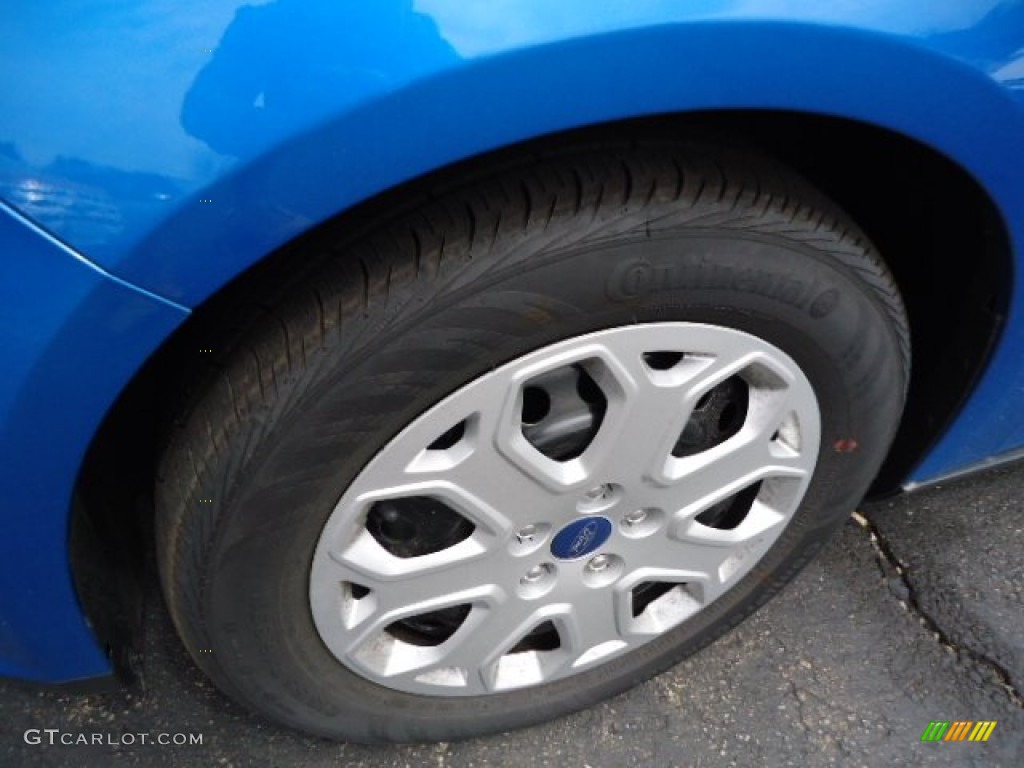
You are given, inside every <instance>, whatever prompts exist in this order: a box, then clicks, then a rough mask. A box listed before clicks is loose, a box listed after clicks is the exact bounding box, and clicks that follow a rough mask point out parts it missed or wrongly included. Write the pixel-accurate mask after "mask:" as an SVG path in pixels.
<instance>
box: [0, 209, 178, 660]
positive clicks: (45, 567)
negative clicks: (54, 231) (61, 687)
mask: <svg viewBox="0 0 1024 768" xmlns="http://www.w3.org/2000/svg"><path fill="white" fill-rule="evenodd" d="M0 253H2V254H3V259H2V260H0V328H2V329H3V342H4V343H3V350H2V355H3V376H0V498H2V499H3V515H2V525H3V535H2V536H0V675H13V676H19V677H29V678H36V679H45V680H68V679H73V678H78V677H85V676H89V675H96V674H102V673H103V672H105V671H106V670H107V662H106V659H105V657H104V655H103V654H102V653H100V651H99V649H98V648H97V647H96V642H95V640H94V639H93V638H92V635H91V633H90V632H89V630H88V628H87V627H86V625H85V624H84V622H83V621H82V617H81V614H80V612H79V610H78V606H77V600H76V598H75V592H74V589H73V588H72V584H71V574H70V566H69V564H68V555H67V538H68V512H69V510H70V508H71V493H72V488H73V487H74V484H75V478H76V476H77V474H78V469H79V465H80V464H81V461H82V456H83V454H84V453H85V450H86V449H87V448H88V445H89V441H90V440H91V439H92V437H93V435H94V434H95V432H96V429H97V428H98V426H99V423H100V421H101V419H102V418H103V415H104V413H105V412H106V410H107V408H108V407H109V406H110V404H111V403H112V402H113V401H114V399H115V398H116V397H117V395H118V393H119V392H120V390H121V388H122V387H123V386H124V384H125V382H126V381H127V379H128V378H130V377H131V376H132V374H133V373H134V372H135V369H136V366H137V365H138V364H139V361H140V360H143V359H145V357H146V356H147V355H148V354H149V353H150V352H151V351H152V350H153V349H154V348H155V347H156V346H157V345H158V344H159V343H160V342H161V341H162V340H163V339H164V338H165V337H166V336H167V334H169V333H171V332H172V331H173V330H174V328H175V327H177V326H178V325H179V324H180V323H181V322H182V321H183V320H184V319H185V317H187V314H188V313H187V310H185V309H184V308H182V307H179V306H176V305H174V304H171V303H170V302H168V301H166V300H164V299H160V298H157V297H155V296H153V295H151V294H148V293H146V292H145V291H141V290H139V289H137V288H133V287H131V286H129V285H127V284H126V283H124V282H122V281H121V280H118V279H116V278H112V277H111V276H110V275H107V274H105V273H103V272H102V271H101V270H98V269H97V268H96V267H94V266H92V265H90V264H88V263H87V262H85V261H83V260H82V259H80V258H78V257H77V256H75V255H74V254H73V253H71V252H69V251H68V250H67V249H66V248H65V247H64V246H62V245H61V244H60V243H58V242H56V241H55V240H53V239H52V238H50V237H48V236H47V235H45V234H44V233H41V232H39V230H38V229H36V228H35V227H34V226H33V225H31V224H29V223H28V222H26V221H24V220H23V219H22V218H21V217H20V216H18V215H17V214H15V213H13V212H12V211H10V209H8V208H7V207H6V206H4V205H0Z"/></svg>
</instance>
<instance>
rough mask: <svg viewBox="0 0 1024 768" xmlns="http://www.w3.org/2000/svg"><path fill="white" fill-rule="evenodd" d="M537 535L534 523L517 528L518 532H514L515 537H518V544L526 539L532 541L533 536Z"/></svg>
mask: <svg viewBox="0 0 1024 768" xmlns="http://www.w3.org/2000/svg"><path fill="white" fill-rule="evenodd" d="M536 535H537V526H536V525H527V526H524V527H522V528H520V529H519V533H517V534H516V538H517V539H519V543H520V544H524V543H526V542H527V541H532V540H533V537H534V536H536Z"/></svg>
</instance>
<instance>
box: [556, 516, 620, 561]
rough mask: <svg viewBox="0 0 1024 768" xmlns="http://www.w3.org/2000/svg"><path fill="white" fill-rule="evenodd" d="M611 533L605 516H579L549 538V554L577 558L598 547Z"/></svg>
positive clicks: (559, 557) (609, 522)
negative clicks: (553, 536) (552, 537)
mask: <svg viewBox="0 0 1024 768" xmlns="http://www.w3.org/2000/svg"><path fill="white" fill-rule="evenodd" d="M611 535H612V523H611V521H610V520H609V519H608V518H607V517H598V516H591V517H581V518H579V519H577V520H573V521H572V522H571V523H569V524H568V525H567V526H565V527H564V528H563V529H562V530H560V531H559V532H558V533H557V534H556V535H555V538H554V539H552V540H551V554H552V555H554V556H555V557H557V558H558V559H559V560H579V559H580V558H581V557H586V556H587V555H589V554H591V553H592V552H595V551H597V550H598V549H600V548H601V547H602V546H603V545H604V543H605V542H606V541H608V537H609V536H611Z"/></svg>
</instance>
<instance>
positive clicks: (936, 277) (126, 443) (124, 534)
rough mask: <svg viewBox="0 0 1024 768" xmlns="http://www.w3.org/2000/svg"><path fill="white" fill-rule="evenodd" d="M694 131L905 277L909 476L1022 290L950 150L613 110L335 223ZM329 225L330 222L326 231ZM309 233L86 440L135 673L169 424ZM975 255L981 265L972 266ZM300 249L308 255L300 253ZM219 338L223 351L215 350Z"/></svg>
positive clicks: (99, 572) (815, 127) (86, 600)
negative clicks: (789, 185) (823, 199)
mask: <svg viewBox="0 0 1024 768" xmlns="http://www.w3.org/2000/svg"><path fill="white" fill-rule="evenodd" d="M680 138H687V139H689V138H693V139H697V140H700V141H704V142H714V143H718V144H722V143H728V144H732V145H736V146H740V147H749V148H751V149H755V150H760V151H761V152H764V153H767V154H770V155H773V156H774V157H776V158H777V159H778V160H780V161H782V162H783V163H785V164H786V165H788V166H790V167H792V168H794V169H795V170H796V171H798V172H799V173H801V174H802V175H804V176H805V177H806V178H808V179H809V180H810V181H811V182H812V183H813V184H814V185H815V186H817V187H818V188H819V189H821V190H822V191H823V192H825V193H826V194H827V195H829V196H830V197H832V198H833V199H834V200H835V201H836V202H837V203H838V204H839V205H840V207H842V208H843V209H845V210H846V211H847V213H848V214H849V215H850V216H851V217H852V218H853V219H854V220H855V221H856V222H857V223H858V224H859V225H860V226H861V227H862V228H863V229H864V230H865V231H866V232H867V234H868V235H869V236H870V237H871V239H872V240H873V241H874V243H875V245H876V246H877V247H878V250H879V252H880V253H881V254H882V256H883V258H885V260H886V261H887V263H888V264H889V266H890V268H891V269H892V271H893V273H894V274H895V277H896V280H897V283H898V284H899V285H900V288H901V291H902V292H903V296H904V300H905V302H906V306H907V310H908V314H909V317H910V326H911V335H912V343H913V361H912V373H911V383H910V391H909V394H908V403H907V408H906V411H905V414H904V418H903V421H902V424H901V426H900V429H899V432H898V433H897V436H896V440H895V442H894V444H893V447H892V449H891V451H890V453H889V456H888V457H887V459H886V461H885V463H884V465H883V467H882V469H881V471H880V473H879V475H878V478H877V479H876V481H875V484H874V486H873V487H872V489H871V494H872V495H876V496H877V495H882V494H886V493H890V492H894V491H895V490H897V489H898V488H899V485H900V483H901V482H903V480H905V479H906V477H907V476H908V474H909V473H910V472H911V471H912V469H913V468H914V467H915V466H916V465H917V464H918V463H919V462H920V461H921V460H922V459H923V458H924V456H925V454H926V453H927V451H928V449H929V448H930V447H931V446H932V445H933V444H934V443H935V442H936V441H937V440H938V439H939V438H940V437H941V435H942V434H943V432H944V431H945V429H946V428H947V426H948V425H949V424H950V423H951V421H952V419H953V418H954V416H955V415H956V413H957V412H958V410H959V408H960V406H961V405H962V403H963V402H964V401H965V400H966V398H967V397H968V396H969V394H970V393H971V391H972V389H973V387H974V384H975V383H976V382H977V380H978V378H979V377H980V375H981V373H982V371H983V370H984V367H985V365H986V363H987V361H988V358H989V354H990V352H991V350H992V348H993V346H994V343H995V341H996V339H997V338H998V335H999V332H1000V331H1001V329H1002V325H1003V320H1004V318H1005V316H1006V311H1007V307H1008V302H1009V298H1010V297H1009V287H1010V285H1011V279H1012V276H1013V275H1012V272H1013V264H1012V255H1011V251H1010V247H1009V240H1008V236H1007V234H1006V231H1005V228H1004V226H1003V224H1002V222H1001V220H1000V218H999V215H998V214H997V213H996V211H995V207H994V205H993V204H992V202H991V201H990V200H989V198H988V196H987V194H986V193H985V192H984V190H983V189H982V188H981V187H980V186H979V185H978V184H977V183H976V182H975V181H974V180H973V179H972V178H971V177H970V176H969V175H968V174H967V173H966V172H964V171H963V170H962V169H961V168H960V167H959V166H957V165H956V164H954V163H953V162H952V161H950V160H949V159H947V158H945V157H944V156H942V155H941V154H939V153H937V152H936V151H934V150H932V149H930V148H928V147H925V146H923V145H921V144H919V143H917V142H915V141H913V140H910V139H907V138H905V137H902V136H900V135H897V134H894V133H891V132H889V131H886V130H883V129H880V128H876V127H872V126H869V125H866V124H863V123H856V122H852V121H847V120H843V119H838V118H830V117H821V116H813V115H806V114H794V113H780V112H768V111H758V112H751V111H731V112H715V113H702V114H698V115H663V116H656V117H649V118H644V119H640V120H631V121H626V122H620V123H615V124H610V125H602V126H598V127H591V128H586V129H581V130H576V131H572V132H569V133H563V134H558V135H555V136H547V137H544V138H542V139H537V140H532V141H530V142H527V143H524V144H522V145H518V146H515V147H511V148H507V149H503V150H500V151H498V152H495V153H492V154H489V155H487V156H484V157H479V158H474V159H471V160H468V161H465V162H462V163H460V164H458V165H457V166H454V167H452V168H448V169H445V170H443V171H439V172H437V173H434V174H431V175H429V176H427V177H424V178H421V179H417V180H415V181H413V182H410V183H409V184H407V185H404V186H403V187H402V188H400V189H397V190H393V191H390V192H387V193H385V194H382V195H380V196H378V197H376V198H374V199H373V200H370V201H368V202H367V203H364V204H362V205H360V206H358V207H356V208H355V209H353V210H351V211H347V212H345V213H343V214H341V215H340V216H338V217H337V218H335V219H333V220H331V221H330V222H328V223H326V224H324V225H322V226H324V227H331V228H332V229H334V230H335V231H337V232H338V233H339V237H344V238H345V239H354V238H357V237H358V236H359V235H360V233H362V232H365V231H366V230H368V229H370V228H372V227H373V226H374V225H375V224H377V223H379V222H380V221H381V220H382V219H386V218H390V217H391V216H393V215H394V212H395V211H396V210H404V209H408V208H410V207H413V206H416V205H417V204H419V203H420V202H422V201H423V200H424V199H427V198H429V197H431V196H433V195H434V194H437V193H438V192H439V191H440V190H443V189H444V188H446V187H450V186H453V185H462V184H465V183H468V182H471V181H472V180H473V179H475V178H482V177H484V176H486V175H488V174H490V173H493V172H494V171H495V170H496V169H497V168H501V167H505V166H508V165H515V164H518V163H520V162H522V161H523V159H524V158H531V157H532V158H537V157H543V156H544V155H546V154H551V153H559V152H561V151H565V150H566V149H571V150H577V149H579V148H580V147H581V146H582V147H593V148H598V147H602V146H608V145H610V144H611V145H614V144H619V145H621V144H622V143H623V142H638V141H643V142H647V141H655V142H657V141H665V140H669V141H678V140H680ZM320 229H321V228H318V231H320ZM305 237H306V236H303V237H301V238H299V239H298V240H296V241H294V242H293V243H290V244H289V245H288V246H286V247H285V248H282V249H280V250H279V251H278V252H275V253H274V254H271V255H270V256H268V257H267V258H266V259H264V260H263V261H261V262H260V263H259V264H257V265H256V266H255V267H253V268H252V269H250V270H248V271H247V272H246V273H244V274H243V275H241V276H239V277H238V278H237V279H235V280H234V281H232V282H231V283H230V284H229V285H227V286H225V287H224V288H223V289H222V290H221V291H219V292H218V293H217V294H215V295H214V296H213V297H212V298H210V299H209V300H208V301H207V302H205V303H204V304H203V305H202V306H201V307H199V308H197V310H196V311H195V312H194V313H193V315H192V317H191V318H190V319H189V320H188V321H187V322H186V323H185V324H184V325H183V326H182V328H181V329H179V331H177V332H176V333H175V334H174V336H173V337H172V338H171V339H170V340H168V342H167V343H165V344H164V345H163V346H162V347H161V349H160V350H159V351H158V352H157V353H156V354H155V355H154V356H153V357H152V358H151V359H150V360H149V361H148V362H147V363H146V364H145V366H144V367H143V368H142V369H141V370H140V372H139V373H138V374H137V375H136V376H135V378H134V379H133V381H132V382H131V383H130V384H129V386H128V387H127V388H126V389H125V390H124V392H123V393H122V395H121V396H120V397H119V399H118V400H117V402H116V403H115V404H114V406H113V407H112V408H111V410H110V412H109V413H108V415H107V417H106V419H105V420H104V423H103V425H102V426H101V428H100V430H99V431H98V432H97V435H96V437H95V438H94V440H93V443H92V445H91V447H90V449H89V452H88V454H87V455H86V458H85V461H84V462H83V465H82V470H81V472H80V475H79V481H78V484H77V487H76V492H75V505H74V509H73V512H72V519H71V528H70V542H71V543H70V556H71V567H72V571H73V574H74V577H75V582H76V586H77V588H78V592H79V596H80V598H81V600H82V603H83V607H84V609H85V611H86V614H87V615H88V616H89V619H90V620H91V622H92V623H93V626H94V627H95V629H96V633H97V636H98V639H99V640H100V642H101V643H104V644H106V645H107V647H108V648H109V649H110V652H111V657H112V660H113V662H114V664H115V667H116V668H117V669H118V671H119V672H120V673H121V674H122V675H127V676H131V675H132V674H133V673H134V672H135V671H136V670H137V669H138V660H139V659H140V649H141V642H140V638H141V632H140V628H141V616H142V589H143V585H144V584H145V583H146V579H144V578H143V576H144V572H145V569H146V567H147V565H146V564H147V563H152V562H153V559H152V558H151V557H147V556H146V554H147V553H148V552H149V548H150V547H151V546H152V544H151V542H152V536H151V515H150V514H149V513H148V512H149V511H150V510H151V509H152V503H151V489H152V481H153V478H154V474H155V471H156V469H155V468H156V462H157V458H158V455H159V451H160V450H161V447H162V442H161V435H162V434H165V433H166V431H167V429H168V427H169V426H171V423H170V422H171V420H172V419H174V418H175V417H176V415H177V413H178V409H179V407H180V405H181V403H182V401H183V399H185V398H187V395H188V393H189V392H191V391H195V390H196V389H199V388H201V387H202V384H203V382H204V381H205V380H207V378H208V377H209V376H212V375H215V373H216V369H217V360H218V356H219V355H223V354H226V353H227V350H228V349H229V348H230V346H231V341H232V339H233V338H234V337H236V336H237V335H238V334H240V333H242V332H243V329H244V327H245V326H246V325H247V322H246V318H249V317H252V316H253V315H254V314H259V313H261V312H267V311H270V310H269V309H268V308H269V307H270V306H272V305H273V303H274V300H275V298H276V297H277V296H279V295H281V294H282V293H284V292H285V291H287V286H288V285H289V284H290V283H291V282H292V281H293V280H294V279H296V278H297V275H296V272H297V271H300V272H305V271H306V270H307V269H311V268H313V267H314V266H315V264H309V263H306V260H300V259H297V258H296V254H301V253H302V249H303V243H304V242H305ZM968 259H969V262H968V263H969V265H970V269H964V266H965V261H966V260H968ZM296 264H301V266H300V267H298V268H297V267H296ZM209 349H213V350H214V352H212V353H210V352H204V351H201V350H209Z"/></svg>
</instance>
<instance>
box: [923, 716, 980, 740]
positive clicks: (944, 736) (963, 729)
mask: <svg viewBox="0 0 1024 768" xmlns="http://www.w3.org/2000/svg"><path fill="white" fill-rule="evenodd" d="M995 729H996V721H995V720H979V721H978V722H974V721H973V720H954V721H953V722H950V721H949V720H932V721H931V722H930V723H928V727H927V728H925V729H924V733H922V734H921V741H988V737H989V736H991V735H992V731H994V730H995Z"/></svg>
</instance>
